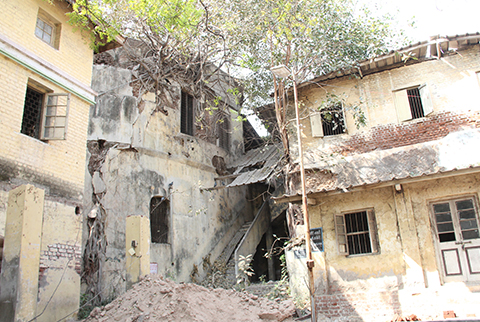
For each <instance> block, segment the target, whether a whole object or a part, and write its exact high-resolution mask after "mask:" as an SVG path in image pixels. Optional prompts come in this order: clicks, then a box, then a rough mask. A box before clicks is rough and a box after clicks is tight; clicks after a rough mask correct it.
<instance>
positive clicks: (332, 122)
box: [310, 104, 346, 137]
mask: <svg viewBox="0 0 480 322" xmlns="http://www.w3.org/2000/svg"><path fill="white" fill-rule="evenodd" d="M310 125H311V127H312V136H313V137H323V136H331V135H338V134H343V133H345V131H346V127H345V115H344V113H343V108H342V105H341V104H337V105H332V106H330V107H327V108H324V109H322V110H321V111H320V112H317V113H314V114H312V115H311V116H310Z"/></svg>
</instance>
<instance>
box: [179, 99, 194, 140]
mask: <svg viewBox="0 0 480 322" xmlns="http://www.w3.org/2000/svg"><path fill="white" fill-rule="evenodd" d="M193 101H194V99H193V96H191V95H189V94H187V93H185V92H182V98H181V111H180V114H181V115H180V119H181V126H180V131H181V132H182V133H184V134H188V135H193V119H194V109H193Z"/></svg>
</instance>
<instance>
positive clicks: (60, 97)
mask: <svg viewBox="0 0 480 322" xmlns="http://www.w3.org/2000/svg"><path fill="white" fill-rule="evenodd" d="M30 85H32V86H34V85H33V84H30V82H29V86H27V91H26V93H25V102H24V106H23V118H22V128H21V130H20V132H21V133H23V134H25V135H28V136H31V137H33V138H36V139H40V140H64V139H65V138H66V133H67V116H68V109H69V105H70V94H67V93H44V92H42V91H40V90H37V89H36V88H37V87H38V86H34V87H35V88H33V87H30Z"/></svg>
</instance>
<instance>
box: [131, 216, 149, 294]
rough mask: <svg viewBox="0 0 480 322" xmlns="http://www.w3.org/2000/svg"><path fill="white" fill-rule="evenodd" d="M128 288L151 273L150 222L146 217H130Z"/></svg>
mask: <svg viewBox="0 0 480 322" xmlns="http://www.w3.org/2000/svg"><path fill="white" fill-rule="evenodd" d="M125 249H126V252H127V255H126V258H127V259H126V265H127V288H130V287H131V286H132V284H133V283H136V282H138V279H139V277H140V276H141V275H146V274H149V273H150V220H149V219H148V218H147V217H146V216H128V217H127V222H126V232H125Z"/></svg>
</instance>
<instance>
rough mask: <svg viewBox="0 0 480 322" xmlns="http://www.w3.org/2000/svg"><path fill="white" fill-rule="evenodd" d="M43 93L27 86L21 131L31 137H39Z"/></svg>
mask: <svg viewBox="0 0 480 322" xmlns="http://www.w3.org/2000/svg"><path fill="white" fill-rule="evenodd" d="M43 97H44V94H42V93H40V92H37V91H35V90H33V89H31V88H29V87H27V93H26V95H25V105H24V107H23V119H22V130H21V133H23V134H26V135H28V136H31V137H33V138H36V139H38V138H40V123H41V118H42V105H43Z"/></svg>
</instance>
